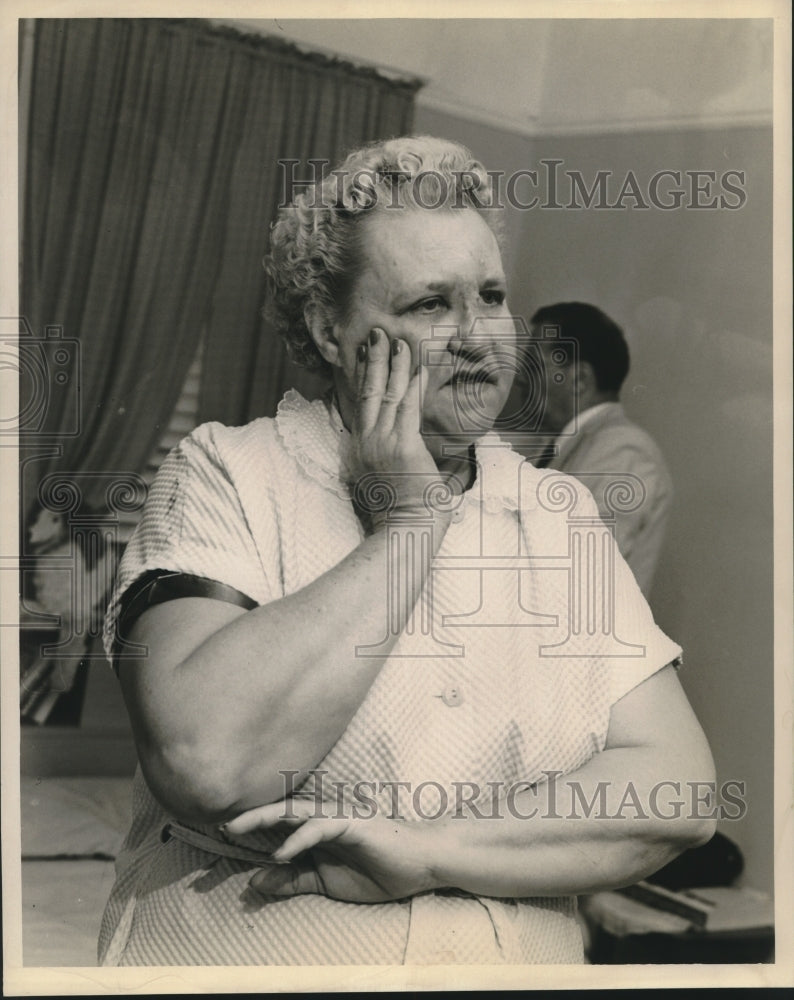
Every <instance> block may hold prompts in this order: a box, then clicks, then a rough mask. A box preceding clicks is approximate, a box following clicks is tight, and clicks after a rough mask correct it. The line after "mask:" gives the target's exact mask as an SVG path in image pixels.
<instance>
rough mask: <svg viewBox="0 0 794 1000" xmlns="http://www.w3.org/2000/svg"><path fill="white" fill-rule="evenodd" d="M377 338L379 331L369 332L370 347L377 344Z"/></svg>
mask: <svg viewBox="0 0 794 1000" xmlns="http://www.w3.org/2000/svg"><path fill="white" fill-rule="evenodd" d="M379 337H380V330H370V331H369V342H370V345H371V346H372V347H374V346H375V344H377V342H378V338H379Z"/></svg>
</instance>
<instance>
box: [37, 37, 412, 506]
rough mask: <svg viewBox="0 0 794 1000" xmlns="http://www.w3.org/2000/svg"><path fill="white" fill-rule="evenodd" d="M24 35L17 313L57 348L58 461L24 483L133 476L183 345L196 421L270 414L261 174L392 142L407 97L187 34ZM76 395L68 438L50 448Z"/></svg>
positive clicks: (272, 189)
mask: <svg viewBox="0 0 794 1000" xmlns="http://www.w3.org/2000/svg"><path fill="white" fill-rule="evenodd" d="M34 30H35V37H34V54H33V69H32V80H31V85H30V114H29V129H28V139H27V157H26V178H25V181H26V182H25V185H24V191H25V205H24V225H23V246H22V262H23V268H22V290H21V303H22V312H23V315H24V316H25V318H26V319H27V321H28V323H29V324H30V328H31V329H32V330H33V332H34V334H35V336H36V337H37V338H40V337H42V336H43V332H44V330H45V329H46V328H47V327H53V326H54V327H58V328H60V330H61V336H62V338H63V340H64V342H68V344H69V345H71V346H70V350H69V351H68V352H67V354H68V359H67V360H66V361H64V363H63V364H62V365H61V368H63V369H65V370H64V371H61V372H59V376H63V377H65V378H64V384H65V385H67V386H68V387H70V391H60V392H55V391H53V392H51V393H50V398H48V400H47V406H46V407H45V408H44V411H45V412H43V417H42V422H41V426H40V428H39V429H38V433H39V438H40V439H41V440H42V441H43V440H47V439H48V435H50V436H51V440H55V439H57V440H58V441H59V442H60V445H61V449H60V454H59V455H50V457H49V458H47V460H46V465H47V467H46V469H45V468H43V467H42V464H41V463H40V462H37V463H36V466H37V473H36V474H37V476H38V477H41V476H42V475H44V473H45V472H47V471H52V470H53V469H57V470H58V471H60V472H63V473H65V474H69V473H74V472H80V473H81V474H83V473H86V472H88V473H89V474H90V473H91V472H93V471H97V472H105V471H107V470H127V471H136V472H139V471H141V470H142V469H143V468H144V465H145V463H146V460H147V458H148V456H149V454H150V453H151V451H152V448H153V447H154V445H155V443H156V441H157V440H158V438H159V436H160V434H161V432H162V429H163V427H164V425H165V424H166V422H167V420H168V418H169V416H170V414H171V412H172V411H173V408H174V405H175V402H176V399H177V397H178V394H179V391H180V388H181V385H182V382H183V379H184V376H185V373H186V371H187V368H188V366H189V364H190V362H191V360H192V358H193V357H194V355H195V352H196V348H197V345H198V342H199V339H200V336H201V335H202V331H204V332H205V336H206V344H205V351H206V353H205V357H204V375H203V381H202V386H201V391H200V399H201V403H200V408H201V413H200V417H201V419H219V420H223V421H225V422H227V423H235V422H241V421H244V420H247V419H249V418H250V417H251V416H254V415H258V414H260V413H266V412H270V411H272V408H273V406H274V401H275V399H276V398H277V397H278V396H280V395H281V392H282V391H283V388H284V386H285V384H286V383H288V382H289V381H291V380H292V377H291V374H290V373H289V372H288V370H287V365H286V362H285V358H284V352H283V349H282V347H281V345H280V344H279V343H278V342H277V341H276V339H275V337H273V336H272V335H270V336H268V331H267V330H266V329H265V328H264V323H263V321H262V319H261V307H262V304H263V295H264V274H263V271H262V267H261V260H262V257H263V255H264V253H265V250H266V245H267V236H268V229H269V225H270V222H271V221H272V219H273V216H274V213H275V208H276V205H277V204H278V201H279V198H280V196H281V189H282V181H283V177H282V173H281V170H280V168H279V164H278V161H279V159H284V158H292V159H299V160H300V161H301V163H302V164H305V163H306V161H307V160H308V159H309V158H327V159H329V160H335V159H337V158H338V157H339V156H340V154H341V153H343V152H344V151H345V150H346V149H347V148H348V147H350V146H354V145H357V144H360V143H362V142H364V141H369V140H372V139H376V138H383V137H387V136H390V135H396V134H399V133H400V132H404V131H407V130H409V129H410V125H411V120H412V107H413V94H414V92H415V90H416V85H411V84H407V83H405V84H404V83H393V82H391V81H388V80H385V79H384V78H382V77H381V76H379V75H378V74H376V73H374V72H372V71H366V70H364V71H362V70H357V69H356V68H354V67H350V66H348V65H347V64H344V63H340V62H338V61H335V60H329V59H325V58H324V57H312V56H307V55H304V54H302V53H300V52H298V51H297V50H296V49H295V48H294V47H292V46H289V45H285V44H284V43H283V42H280V40H276V41H275V42H270V41H269V40H266V39H258V40H253V39H252V38H250V37H249V36H243V35H240V34H239V33H237V32H234V31H229V30H223V29H213V28H211V27H209V26H208V25H207V24H205V23H196V22H175V21H166V20H158V19H131V20H128V19H66V20H50V19H41V20H37V21H36V22H35V26H34ZM74 342H77V343H76V346H74ZM63 357H65V356H62V358H61V360H63ZM78 385H79V389H80V397H79V416H80V420H79V433H76V434H73V435H72V436H63V435H62V432H63V429H64V427H65V426H66V425H67V424H69V422H70V421H73V420H74V414H73V409H74V406H75V405H76V404H75V399H74V398H73V397H74V393H75V392H76V391H77V387H78ZM21 391H22V392H23V396H24V393H25V392H27V391H29V390H28V389H27V388H26V386H25V385H21ZM32 391H38V390H36V389H35V388H34V390H32ZM27 402H28V401H26V400H25V399H24V398H23V399H22V400H21V403H22V407H23V409H24V407H25V406H26V405H27ZM59 435H61V436H59ZM83 482H85V483H87V485H86V486H85V487H84V488H86V489H87V490H88V492H89V494H90V491H91V484H90V475H89V477H88V479H87V480H86V479H83ZM104 488H105V487H104V485H103V484H99V483H98V485H97V490H100V489H101V490H104ZM88 499H89V500H90V499H91V497H90V496H89V497H88Z"/></svg>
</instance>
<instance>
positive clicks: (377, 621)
mask: <svg viewBox="0 0 794 1000" xmlns="http://www.w3.org/2000/svg"><path fill="white" fill-rule="evenodd" d="M410 364H411V359H410V351H409V350H408V348H407V345H403V349H402V350H401V351H400V352H399V353H398V354H397V355H395V356H393V358H392V360H391V365H390V360H389V341H388V338H387V337H386V336H385V334H383V333H381V334H380V335H379V336H378V337H377V338H376V342H375V343H374V344H371V346H370V347H369V351H368V355H367V356H365V357H362V358H361V360H360V361H359V404H358V409H357V414H356V426H355V427H354V428H352V434H353V444H354V454H355V456H356V462H357V467H358V468H357V471H358V474H364V473H365V472H373V471H374V472H377V473H379V474H381V475H382V476H383V478H384V479H385V480H387V481H388V479H389V474H390V473H395V472H411V474H412V477H409V481H412V482H413V483H415V484H416V487H417V488H416V489H415V490H414V492H413V493H411V494H406V493H405V492H403V493H402V494H401V495H400V500H399V502H400V503H401V504H404V505H406V506H413V507H416V506H417V505H418V503H419V502H420V501H419V499H418V497H419V495H421V490H420V489H418V487H420V486H422V485H424V484H426V483H427V482H428V480H432V479H438V470H437V468H436V466H435V463H434V462H433V459H432V457H431V456H430V454H429V452H428V451H427V449H426V447H425V445H424V443H423V441H422V438H421V435H420V433H419V426H420V414H419V398H420V394H419V384H418V383H419V377H420V376H419V375H418V374H414V376H413V377H411V372H410ZM403 482H404V480H402V481H401V488H402V489H403V490H404V486H402V483H403ZM434 517H435V530H434V532H433V540H434V545H435V547H436V549H437V548H438V546H439V545H440V543H441V540H442V538H443V536H444V532H445V530H446V527H447V524H448V518H447V517H446V515H443V514H435V515H434ZM392 530H410V529H397V528H395V527H392ZM320 543H321V542H320ZM386 549H387V531H386V530H385V525H384V523H383V522H382V521H381V522H380V523H376V524H375V525H374V527H373V530H372V531H371V532H370V533H369V535H368V536H367V537H365V538H364V539H363V541H362V542H361V544H360V545H359V546H358V547H357V548H356V549H354V550H353V551H352V552H351V553H350V554H349V555H348V556H347V557H346V558H345V559H343V560H342V561H341V562H340V563H339V564H338V565H336V566H335V567H333V568H332V569H331V570H329V571H328V572H326V573H325V574H323V575H322V576H321V577H319V578H318V579H317V580H315V581H314V582H313V583H311V584H309V585H308V586H306V587H304V588H303V589H302V590H300V591H298V592H296V593H294V594H292V595H290V596H288V597H284V598H282V599H279V600H276V601H273V602H271V603H269V604H266V605H264V606H262V607H258V608H255V609H254V610H252V611H248V612H242V611H241V609H240V608H238V607H236V606H233V605H229V604H225V603H223V602H221V601H215V600H209V599H206V598H182V599H179V600H174V601H169V602H167V603H164V604H159V605H156V606H155V607H152V608H149V609H148V610H147V611H146V612H144V614H142V615H141V617H140V618H139V619H138V621H137V622H136V623H135V625H134V627H133V628H132V630H131V632H130V635H129V638H130V639H131V640H132V641H133V642H137V643H143V644H145V645H146V647H147V649H148V654H147V656H146V657H145V658H144V659H143V660H137V659H136V660H134V661H133V660H129V661H122V663H121V665H120V679H121V684H122V690H123V692H124V697H125V701H126V703H127V708H128V711H129V714H130V718H131V721H132V727H133V732H134V735H135V741H136V745H137V749H138V756H139V759H140V762H141V767H142V769H143V772H144V775H145V776H146V780H147V783H148V785H149V787H150V788H151V790H152V792H153V793H154V795H155V796H156V797H157V798H158V800H159V801H160V802H161V803H162V804H163V806H164V807H165V808H166V809H167V810H168V811H169V812H171V813H172V814H174V815H175V816H176V817H178V818H180V819H183V820H185V821H189V822H197V823H214V822H221V821H223V820H225V819H228V818H230V817H232V816H236V815H238V814H239V813H240V812H242V811H244V810H246V809H249V808H251V807H253V806H257V805H262V804H264V803H267V802H272V801H275V800H277V799H280V798H282V797H283V796H284V794H285V791H286V790H287V788H288V787H289V786H285V778H284V777H283V775H282V774H281V772H283V771H289V772H299V776H300V775H303V774H305V773H306V772H307V771H309V770H310V769H311V768H312V767H314V766H315V765H316V764H317V763H318V762H319V761H320V760H321V759H322V758H323V756H325V754H326V753H327V752H328V751H329V750H330V749H331V747H332V746H333V745H334V743H335V742H336V741H337V739H338V738H339V737H340V736H341V734H342V733H343V732H344V730H345V728H346V726H347V725H348V723H349V722H350V720H351V718H352V717H353V715H354V714H355V712H356V710H357V709H358V707H359V705H360V704H361V702H362V701H363V699H364V697H365V696H366V694H367V691H368V690H369V688H370V686H371V684H372V682H373V681H374V679H375V677H376V676H377V674H378V672H379V670H380V668H381V666H382V665H383V662H384V659H385V655H386V654H387V652H388V649H389V646H388V645H387V646H385V647H384V648H383V650H382V652H383V655H382V656H381V657H380V658H375V657H369V656H367V657H362V656H357V655H356V647H357V646H366V645H375V644H377V643H381V642H382V641H383V639H384V631H385V620H386V608H387V601H389V600H393V598H394V595H389V594H388V593H387V573H386V566H387V563H386V559H387V551H386ZM425 575H426V569H425V568H424V567H423V565H422V560H419V559H416V560H413V586H411V587H410V588H409V587H405V588H403V589H402V590H401V592H400V595H399V601H398V604H397V605H396V606H395V607H394V610H396V611H397V613H398V618H399V622H400V624H404V622H405V621H406V619H407V617H408V615H409V614H410V612H411V610H412V609H413V606H414V604H415V602H416V599H417V597H418V594H419V593H420V591H421V588H422V585H423V584H424V577H425ZM399 631H400V630H397V631H396V632H394V633H393V634H392V635H390V637H389V641H390V643H391V644H393V643H394V642H395V641H396V637H397V635H398V634H399ZM295 780H299V777H298V778H296V779H295Z"/></svg>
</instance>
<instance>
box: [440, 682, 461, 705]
mask: <svg viewBox="0 0 794 1000" xmlns="http://www.w3.org/2000/svg"><path fill="white" fill-rule="evenodd" d="M441 700H442V701H443V702H444V704H445V705H446V706H447V708H457V707H458V705H462V704H463V693H462V692H461V690H460V688H459V687H454V686H452V685H450V686H449V687H445V688H444V691H443V693H442V695H441Z"/></svg>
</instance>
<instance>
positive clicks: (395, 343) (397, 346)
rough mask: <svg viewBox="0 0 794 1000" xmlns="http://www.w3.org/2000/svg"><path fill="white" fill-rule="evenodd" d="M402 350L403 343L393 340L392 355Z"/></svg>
mask: <svg viewBox="0 0 794 1000" xmlns="http://www.w3.org/2000/svg"><path fill="white" fill-rule="evenodd" d="M402 349H403V342H402V341H401V340H393V341H392V342H391V352H392V354H399V353H400V351H401V350H402Z"/></svg>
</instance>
